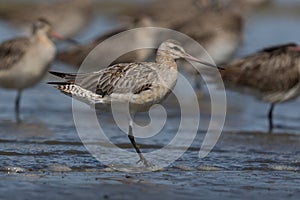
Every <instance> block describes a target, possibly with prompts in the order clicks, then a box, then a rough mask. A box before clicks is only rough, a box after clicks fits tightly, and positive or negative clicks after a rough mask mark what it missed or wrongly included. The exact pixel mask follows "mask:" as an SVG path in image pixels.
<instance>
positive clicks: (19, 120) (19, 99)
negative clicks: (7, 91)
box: [15, 90, 22, 124]
mask: <svg viewBox="0 0 300 200" xmlns="http://www.w3.org/2000/svg"><path fill="white" fill-rule="evenodd" d="M21 94H22V91H21V90H19V91H18V93H17V97H16V100H15V117H16V121H17V123H18V124H19V123H20V122H21V119H20V101H21Z"/></svg>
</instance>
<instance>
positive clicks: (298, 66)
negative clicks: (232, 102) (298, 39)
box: [221, 43, 300, 133]
mask: <svg viewBox="0 0 300 200" xmlns="http://www.w3.org/2000/svg"><path fill="white" fill-rule="evenodd" d="M223 67H224V68H225V70H224V71H221V75H222V78H223V80H224V82H225V85H227V86H228V88H231V89H237V90H238V91H244V92H250V93H251V94H254V95H255V96H257V97H258V98H259V99H261V100H263V101H265V102H268V103H270V104H271V106H270V109H269V115H268V119H269V132H270V133H271V132H272V131H273V110H274V106H275V104H277V103H282V102H286V101H289V100H292V99H294V98H296V97H297V96H298V95H299V94H300V46H298V45H297V44H294V43H290V44H283V45H278V46H273V47H269V48H265V49H263V50H261V51H258V52H257V53H254V54H252V55H249V56H246V57H244V58H240V59H237V60H235V61H233V62H230V63H228V64H226V65H224V66H223Z"/></svg>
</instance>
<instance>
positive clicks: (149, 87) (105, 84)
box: [50, 40, 216, 166]
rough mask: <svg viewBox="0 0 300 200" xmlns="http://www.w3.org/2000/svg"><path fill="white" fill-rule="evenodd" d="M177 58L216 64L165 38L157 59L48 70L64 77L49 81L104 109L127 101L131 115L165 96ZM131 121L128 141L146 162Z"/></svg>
mask: <svg viewBox="0 0 300 200" xmlns="http://www.w3.org/2000/svg"><path fill="white" fill-rule="evenodd" d="M180 58H185V59H188V60H191V61H196V62H199V63H201V64H204V65H207V66H212V67H216V66H214V65H212V64H209V63H206V62H202V61H200V60H199V59H197V58H194V57H192V56H191V55H189V54H187V53H186V52H185V50H184V49H183V48H182V47H181V45H180V44H179V43H178V42H176V41H174V40H167V41H165V42H163V43H162V44H161V45H160V46H159V48H158V51H157V55H156V62H141V63H121V64H116V65H113V66H111V67H108V68H106V69H103V70H100V71H97V72H94V73H87V74H68V73H59V72H50V73H52V74H54V75H56V76H58V77H61V78H63V79H64V80H65V81H64V82H52V83H50V84H55V85H56V86H55V87H56V88H57V89H59V90H60V91H61V92H63V93H64V94H67V95H69V96H73V98H76V99H78V100H80V101H83V102H85V103H88V104H90V105H92V106H96V108H98V109H100V110H104V111H105V110H108V111H109V110H110V109H111V104H112V102H128V103H129V106H130V107H129V108H130V113H131V114H132V115H134V113H136V112H145V111H148V110H149V108H150V107H151V106H152V105H154V104H157V103H159V102H161V101H162V100H163V99H165V98H166V97H167V95H168V94H169V93H170V92H171V90H172V89H173V88H174V86H175V84H176V81H177V65H176V62H175V60H177V59H180ZM131 124H132V119H130V123H129V129H128V130H129V131H128V137H129V139H130V142H131V143H132V145H133V147H134V148H135V150H136V152H137V153H138V155H139V157H140V161H142V162H143V163H144V165H145V166H148V162H147V160H146V159H145V158H144V156H143V154H142V153H141V151H140V149H139V148H138V147H137V145H136V143H135V139H134V136H133V133H132V125H131Z"/></svg>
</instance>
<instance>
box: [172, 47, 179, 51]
mask: <svg viewBox="0 0 300 200" xmlns="http://www.w3.org/2000/svg"><path fill="white" fill-rule="evenodd" d="M172 49H174V50H175V51H181V49H180V48H178V47H176V46H174V47H172Z"/></svg>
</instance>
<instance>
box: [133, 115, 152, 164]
mask: <svg viewBox="0 0 300 200" xmlns="http://www.w3.org/2000/svg"><path fill="white" fill-rule="evenodd" d="M128 138H129V140H130V142H131V144H132V145H133V147H134V149H135V151H136V152H137V154H138V155H139V157H140V160H139V162H140V161H142V162H143V163H144V165H145V166H146V167H148V166H149V164H148V161H147V160H146V158H145V157H144V156H143V154H142V152H141V151H140V149H139V148H138V146H137V145H136V143H135V140H134V136H133V134H132V119H130V123H129V129H128Z"/></svg>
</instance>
